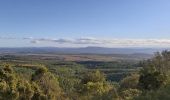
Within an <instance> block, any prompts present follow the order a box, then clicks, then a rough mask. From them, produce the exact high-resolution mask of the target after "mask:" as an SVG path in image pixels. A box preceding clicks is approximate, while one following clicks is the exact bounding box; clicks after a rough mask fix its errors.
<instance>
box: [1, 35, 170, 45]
mask: <svg viewBox="0 0 170 100" xmlns="http://www.w3.org/2000/svg"><path fill="white" fill-rule="evenodd" d="M0 39H5V40H10V39H16V40H17V39H18V38H13V37H0ZM20 39H21V40H24V41H25V40H26V41H29V42H30V43H32V44H36V45H38V44H39V43H41V45H43V44H53V45H54V46H55V45H62V46H63V45H67V46H69V45H70V46H72V45H74V46H103V47H151V46H152V47H170V39H106V38H92V37H88V38H72V39H69V38H59V39H55V38H33V37H24V38H20Z"/></svg>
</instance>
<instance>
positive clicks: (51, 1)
mask: <svg viewBox="0 0 170 100" xmlns="http://www.w3.org/2000/svg"><path fill="white" fill-rule="evenodd" d="M169 11H170V0H0V47H25V46H35V47H38V46H61V47H64V46H75V47H76V46H82V45H83V46H102V45H103V44H102V43H103V42H107V41H105V40H108V39H111V40H109V41H111V42H109V43H110V44H108V46H111V47H115V46H119V45H120V46H122V45H123V44H124V43H126V42H127V41H132V42H129V43H132V45H133V46H134V45H135V44H136V41H138V42H137V44H136V45H138V44H139V40H138V39H143V40H142V41H141V42H140V45H141V46H142V45H143V46H145V44H147V42H146V41H152V40H153V39H154V41H159V45H160V44H161V43H164V44H165V45H166V43H167V44H169V39H170V12H169ZM26 38H27V39H26ZM89 38H90V39H89ZM115 39H118V40H121V41H123V42H121V43H120V41H117V40H115ZM160 39H162V40H160ZM59 40H61V41H59ZM68 40H69V41H68ZM80 40H81V41H83V43H82V44H81V43H80V44H78V43H75V41H76V42H79V41H80ZM56 41H57V42H56ZM58 41H59V42H58ZM63 41H64V42H63ZM73 41H74V42H73ZM81 41H80V42H81ZM89 41H91V42H89ZM94 41H95V42H96V41H98V42H99V41H100V42H102V43H94ZM114 41H115V42H116V43H117V44H116V43H115V42H114ZM162 41H163V42H162ZM69 42H70V43H69ZM86 42H87V43H86ZM142 42H144V43H145V42H146V43H145V44H144V43H142ZM156 43H158V42H156ZM115 44H116V45H115ZM129 45H130V44H128V45H127V44H126V45H123V46H129ZM151 45H152V46H155V44H154V43H153V41H152V42H151V43H150V45H147V46H151ZM159 45H157V46H159Z"/></svg>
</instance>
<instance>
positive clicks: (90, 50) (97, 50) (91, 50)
mask: <svg viewBox="0 0 170 100" xmlns="http://www.w3.org/2000/svg"><path fill="white" fill-rule="evenodd" d="M162 50H170V49H169V48H105V47H82V48H58V47H23V48H0V53H1V54H2V53H57V54H153V53H154V52H158V51H162Z"/></svg>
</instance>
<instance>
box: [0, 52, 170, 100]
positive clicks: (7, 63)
mask: <svg viewBox="0 0 170 100" xmlns="http://www.w3.org/2000/svg"><path fill="white" fill-rule="evenodd" d="M13 57H14V56H5V57H3V59H2V60H1V64H0V100H169V99H170V95H169V94H170V70H169V69H170V51H163V52H162V53H156V54H155V56H154V57H153V58H152V59H149V60H144V61H141V62H139V63H136V62H129V61H120V62H116V61H115V62H101V61H97V62H96V61H79V62H65V61H60V62H59V61H52V62H51V61H43V60H42V61H41V62H40V61H36V60H35V61H32V62H31V63H30V62H29V60H28V61H27V62H22V61H20V62H17V61H14V59H21V58H19V57H14V58H13ZM7 58H10V59H7ZM126 64H127V65H126ZM93 66H94V67H93ZM123 69H124V70H123ZM132 69H133V70H132ZM130 70H131V71H130ZM117 73H121V74H122V75H123V76H122V77H121V78H120V77H119V80H117V79H114V78H113V77H118V76H116V74H117ZM110 74H112V75H110ZM109 75H110V76H109Z"/></svg>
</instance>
